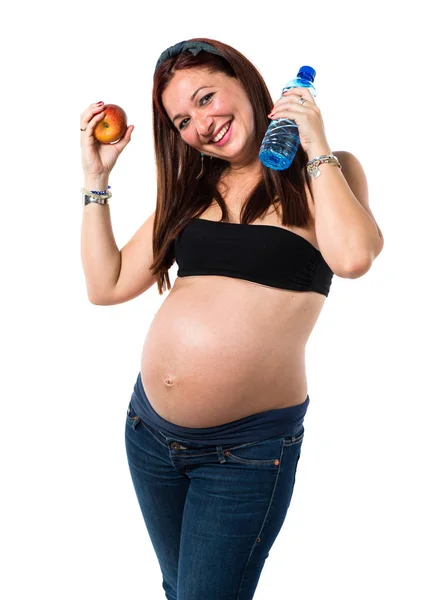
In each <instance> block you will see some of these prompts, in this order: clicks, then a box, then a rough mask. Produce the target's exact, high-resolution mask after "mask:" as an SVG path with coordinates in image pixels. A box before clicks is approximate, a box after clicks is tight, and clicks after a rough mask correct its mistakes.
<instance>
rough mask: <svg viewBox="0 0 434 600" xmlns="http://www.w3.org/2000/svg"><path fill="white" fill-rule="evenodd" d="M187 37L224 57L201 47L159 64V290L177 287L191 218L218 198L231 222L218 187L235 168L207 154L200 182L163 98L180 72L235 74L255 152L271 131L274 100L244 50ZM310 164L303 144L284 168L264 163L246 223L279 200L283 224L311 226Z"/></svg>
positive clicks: (155, 104)
mask: <svg viewBox="0 0 434 600" xmlns="http://www.w3.org/2000/svg"><path fill="white" fill-rule="evenodd" d="M188 41H191V42H192V41H195V42H196V41H197V42H207V43H209V44H211V45H212V46H214V47H215V48H217V49H218V50H219V51H220V52H221V53H222V55H223V56H224V58H222V57H221V56H218V55H216V54H212V53H209V52H205V51H201V52H199V53H198V54H197V55H196V56H194V55H193V54H192V53H190V52H181V53H180V54H178V55H177V56H175V57H172V58H170V59H168V60H166V61H165V62H164V63H162V64H161V65H160V67H159V68H158V70H157V71H156V72H155V75H154V86H153V90H152V109H153V126H154V150H155V158H156V165H157V205H156V210H155V219H154V229H153V252H154V262H153V263H152V265H151V270H152V272H153V274H154V275H157V285H158V292H159V294H160V295H161V294H163V293H164V292H165V291H166V290H167V289H168V290H171V289H172V286H171V283H170V279H169V273H168V271H169V269H170V268H171V267H172V265H173V263H174V261H175V253H174V241H175V239H176V237H177V236H178V234H179V233H180V231H181V230H182V229H184V227H185V226H186V225H187V224H188V222H189V221H190V220H191V219H192V218H194V217H197V216H199V215H201V214H202V213H203V212H204V211H205V210H206V209H207V208H208V207H209V206H210V205H211V203H212V202H213V200H216V201H217V203H218V204H219V206H220V208H221V210H222V213H223V214H222V220H223V221H226V220H228V213H227V208H226V205H225V203H224V200H223V198H222V196H221V194H220V193H219V191H218V189H217V184H218V181H219V177H220V175H221V174H222V173H223V171H226V170H227V168H228V167H229V166H230V163H229V162H228V161H225V160H222V159H219V158H216V157H212V159H211V157H209V156H206V155H205V156H204V157H203V161H204V170H205V172H204V174H203V175H202V177H201V178H200V179H198V180H196V176H197V175H198V174H199V172H200V169H201V157H200V153H199V152H198V151H197V150H196V149H194V148H192V147H191V146H189V145H188V144H186V143H185V142H184V141H183V140H182V138H181V136H180V133H179V131H178V130H177V129H176V127H175V125H174V124H173V123H172V121H171V120H170V119H169V117H168V115H167V113H166V111H165V109H164V106H163V103H162V101H161V96H162V94H163V92H164V90H165V89H166V87H167V86H168V84H169V83H170V81H171V80H172V78H173V76H174V73H175V72H176V71H181V70H183V69H192V68H195V67H201V68H206V69H207V70H208V71H209V72H210V73H215V72H222V73H225V74H226V75H227V76H229V77H235V78H237V79H238V81H239V82H240V83H241V84H242V86H243V88H244V90H245V92H246V94H247V96H248V98H249V100H250V102H251V105H252V108H253V118H254V125H255V140H254V144H255V145H256V151H257V153H258V154H259V148H260V146H261V143H262V140H263V138H264V135H265V132H266V131H267V128H268V125H269V124H270V122H271V121H270V119H269V118H268V116H267V115H268V113H269V112H270V111H271V109H272V107H273V104H274V103H273V100H272V98H271V96H270V93H269V91H268V88H267V86H266V84H265V81H264V80H263V78H262V76H261V74H260V73H259V71H258V70H257V69H256V67H255V66H254V65H253V64H252V63H251V62H250V61H249V60H248V59H247V58H246V57H245V56H243V55H242V54H241V53H240V52H238V51H237V50H235V48H232V47H231V46H228V45H227V44H223V43H222V42H219V41H217V40H212V39H209V38H192V39H190V40H188ZM307 162H308V157H307V154H306V152H305V151H304V150H303V148H302V146H301V144H300V145H299V147H298V150H297V153H296V155H295V158H294V160H293V162H292V164H291V166H290V167H289V169H286V170H284V171H275V170H273V169H269V168H268V167H265V166H264V165H262V180H261V181H260V182H259V183H258V185H257V186H256V187H255V188H254V189H253V191H252V192H251V194H250V195H249V197H248V198H247V200H246V202H245V204H244V206H243V210H242V214H241V223H245V224H248V223H251V222H252V221H255V220H257V219H259V218H261V217H262V216H263V215H266V214H267V211H268V210H269V208H270V205H271V204H273V206H274V207H275V208H276V204H275V199H276V198H278V199H280V202H279V203H278V204H279V206H280V208H281V211H282V225H287V226H292V225H294V226H297V227H303V226H306V225H308V223H309V219H310V212H309V207H308V202H307V197H306V191H305V184H306V182H307V185H308V187H309V190H310V192H311V195H312V189H311V185H310V181H309V179H308V177H307V175H306V169H305V166H306V164H307Z"/></svg>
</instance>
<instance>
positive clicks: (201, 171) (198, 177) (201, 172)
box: [196, 152, 203, 179]
mask: <svg viewBox="0 0 434 600" xmlns="http://www.w3.org/2000/svg"><path fill="white" fill-rule="evenodd" d="M200 157H201V160H202V163H201V168H200V173H199V175H198V176H197V177H196V179H200V178H201V177H202V174H203V152H201V153H200Z"/></svg>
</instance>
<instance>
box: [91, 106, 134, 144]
mask: <svg viewBox="0 0 434 600" xmlns="http://www.w3.org/2000/svg"><path fill="white" fill-rule="evenodd" d="M104 112H105V115H104V117H103V118H102V119H101V121H98V123H97V124H96V127H95V130H94V133H93V135H94V136H95V138H96V139H97V140H98V142H101V144H111V143H112V142H117V141H119V140H120V139H121V138H122V137H124V135H125V132H126V130H127V129H128V125H127V115H126V112H125V111H124V109H123V108H121V107H120V106H118V105H117V104H106V105H105V108H104Z"/></svg>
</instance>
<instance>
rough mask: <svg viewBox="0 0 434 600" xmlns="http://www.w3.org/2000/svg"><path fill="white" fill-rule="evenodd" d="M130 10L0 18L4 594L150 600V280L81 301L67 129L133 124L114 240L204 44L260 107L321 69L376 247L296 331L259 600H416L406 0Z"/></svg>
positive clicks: (424, 551)
mask: <svg viewBox="0 0 434 600" xmlns="http://www.w3.org/2000/svg"><path fill="white" fill-rule="evenodd" d="M144 6H145V5H144V4H143V5H140V4H139V3H136V2H129V1H124V2H122V3H119V2H108V1H106V2H94V1H91V2H89V1H87V2H74V3H70V4H69V5H64V4H62V5H61V4H59V3H55V2H38V3H30V2H24V3H21V4H19V5H16V6H14V8H11V7H9V8H8V9H7V13H6V14H5V15H4V16H5V18H4V19H2V21H3V32H2V36H1V37H0V45H1V47H0V50H1V53H2V93H1V99H0V102H1V111H0V114H1V121H2V122H1V128H0V131H1V139H2V142H3V143H2V144H1V152H2V160H1V166H2V171H3V172H2V177H1V180H2V198H1V200H2V216H1V219H0V226H1V231H0V234H1V235H0V243H1V267H2V268H1V271H2V283H3V285H2V289H3V292H2V293H1V313H0V314H1V337H0V339H1V352H2V362H1V367H2V368H1V381H0V385H1V389H0V393H1V419H0V428H1V429H0V444H1V447H0V451H1V485H2V493H1V511H0V519H1V523H0V525H1V534H0V539H1V541H0V544H1V550H2V554H3V558H2V561H1V564H2V571H3V574H2V577H1V580H0V594H1V596H2V597H3V598H5V600H16V599H20V600H21V599H26V600H27V599H29V598H44V600H54V599H56V600H58V599H62V600H70V599H71V600H72V599H74V600H77V599H80V600H99V599H104V600H111V599H116V600H120V599H121V598H122V599H126V598H128V599H129V598H143V599H145V598H146V599H151V600H154V599H155V600H158V599H159V598H161V599H163V598H164V592H163V588H162V586H161V573H160V570H159V566H158V562H157V559H156V556H155V554H154V552H153V548H152V545H151V542H150V540H149V537H148V534H147V530H146V528H145V525H144V522H143V520H142V516H141V513H140V510H139V506H138V503H137V499H136V497H135V493H134V489H133V485H132V482H131V479H130V475H129V471H128V465H127V460H126V454H125V446H124V425H125V413H126V408H127V405H128V402H129V400H130V397H131V393H132V391H133V386H134V383H135V381H136V377H137V374H138V372H139V369H140V355H141V349H142V344H143V341H144V337H145V335H146V332H147V329H148V327H149V324H150V322H151V321H152V319H153V317H154V315H155V313H156V312H157V310H158V308H159V306H160V305H161V304H162V302H163V301H164V299H165V298H166V296H167V294H168V292H165V294H164V295H163V296H159V294H158V290H157V286H154V287H153V288H151V289H150V290H149V291H148V292H147V293H146V294H144V295H142V296H140V297H138V298H136V299H135V300H133V301H131V302H128V303H125V304H121V305H118V306H108V307H105V306H95V305H92V304H91V303H90V302H89V301H88V298H87V294H86V288H85V280H84V274H83V271H82V265H81V260H80V229H81V219H82V204H81V202H82V199H81V194H80V187H81V186H82V185H83V183H84V182H83V173H82V168H81V155H80V152H81V149H80V139H79V135H80V134H79V121H80V114H81V113H82V112H83V111H84V110H85V108H86V107H87V106H88V105H89V104H91V103H92V102H97V101H99V100H102V101H104V102H105V103H114V104H119V105H120V106H122V107H124V108H125V110H126V112H127V115H128V122H129V124H134V125H135V130H134V132H133V134H132V141H131V143H130V144H129V145H128V146H127V147H126V149H125V150H124V152H123V154H122V156H121V157H120V158H119V160H118V162H117V164H116V166H115V169H114V170H113V172H112V174H111V177H110V181H109V183H110V185H111V186H112V192H113V198H112V200H111V208H110V211H111V218H112V223H113V230H114V234H115V238H116V241H117V244H118V247H119V248H121V247H122V246H124V245H125V244H126V242H127V241H128V240H129V239H130V237H131V236H132V235H133V233H134V232H135V231H136V230H137V229H138V227H139V226H140V225H141V223H142V222H143V221H144V220H145V219H146V218H147V217H148V216H149V215H150V214H151V213H152V211H153V210H154V209H155V201H156V177H155V173H156V172H155V164H154V156H153V139H152V117H151V91H152V80H153V73H154V67H155V64H156V61H157V59H158V57H159V55H160V53H161V52H162V51H163V50H164V49H165V48H166V47H168V46H170V45H173V44H175V43H177V42H179V41H182V40H185V39H188V38H190V37H200V36H204V37H210V38H214V39H219V40H221V41H222V42H225V43H228V44H230V45H232V46H234V47H235V48H237V49H238V50H239V51H241V52H242V53H243V54H245V56H246V57H247V58H249V59H250V60H251V61H252V62H253V63H254V64H255V65H256V67H257V68H258V69H259V71H260V72H261V74H262V75H263V77H264V79H265V81H266V82H267V85H268V86H269V90H270V93H271V95H272V97H273V99H274V100H277V99H278V97H279V95H280V91H281V88H282V86H283V84H284V83H285V82H286V81H287V80H288V79H290V78H292V77H294V76H295V75H296V72H297V69H298V67H299V66H300V65H304V64H308V65H312V66H313V67H314V68H315V69H316V71H317V76H316V80H315V87H316V89H317V97H316V102H317V104H318V106H319V107H320V109H321V111H322V115H323V119H324V123H325V127H326V135H327V139H328V141H329V143H330V145H331V148H332V150H348V151H350V152H352V153H353V154H355V155H356V156H357V157H358V158H359V160H360V161H361V163H362V165H363V167H364V169H365V172H366V175H367V178H368V183H369V195H370V205H371V208H372V211H373V214H374V216H375V218H376V219H377V221H378V224H379V225H380V227H381V229H382V232H383V234H384V238H385V246H384V249H383V252H382V253H381V254H380V256H379V257H378V258H377V259H376V261H375V262H374V264H373V266H372V268H371V269H370V271H369V272H368V273H367V274H366V275H365V276H363V277H361V278H359V279H355V280H350V279H340V278H339V277H336V276H335V277H334V279H333V283H332V288H331V292H330V295H329V296H328V298H327V301H326V304H325V306H324V309H323V312H322V314H321V316H320V318H319V321H318V323H317V325H316V327H315V330H314V332H313V334H312V336H311V338H310V340H309V343H308V346H307V356H306V361H307V369H308V383H309V390H308V391H309V395H310V397H311V404H310V407H309V411H308V414H307V415H306V419H305V431H306V433H305V438H304V443H303V447H302V457H301V460H300V463H299V467H298V472H297V482H296V486H295V489H294V496H293V499H292V503H291V507H290V509H289V511H288V515H287V519H286V521H285V523H284V526H283V528H282V530H281V533H280V535H279V537H278V538H277V540H276V542H275V544H274V546H273V548H272V550H271V552H270V556H269V558H268V559H267V561H266V563H265V566H264V569H263V572H262V575H261V579H260V581H259V585H258V588H257V592H256V594H255V600H256V599H257V600H270V598H297V599H299V600H305V599H306V600H314V599H315V600H317V599H318V598H322V599H324V600H329V599H330V600H349V599H351V600H362V599H363V600H364V599H366V598H369V599H370V600H385V599H389V598H393V599H394V600H397V599H401V598H402V599H404V598H405V599H407V598H412V599H413V598H414V599H417V600H428V599H431V598H433V596H434V588H433V582H432V577H431V576H429V569H430V568H431V567H432V561H433V542H432V540H433V534H434V528H433V519H432V507H433V505H434V497H433V492H432V489H433V488H432V479H433V476H432V474H433V466H432V465H433V458H434V456H433V445H432V415H433V410H432V403H433V400H434V394H433V389H432V371H433V366H432V365H433V350H432V335H433V329H434V328H433V319H432V294H431V291H432V280H433V276H432V265H433V244H432V238H433V235H432V230H433V217H434V211H433V185H432V181H433V180H432V177H433V166H432V140H433V127H432V114H433V113H432V94H430V93H429V89H428V88H429V86H430V83H431V81H430V80H431V72H432V68H431V67H432V56H433V47H432V45H430V43H429V39H432V38H431V33H432V31H431V27H430V24H429V21H428V19H427V15H426V14H425V13H424V11H423V3H422V2H415V1H413V2H411V3H404V2H375V3H374V2H373V3H372V4H369V3H366V2H361V3H357V4H356V3H352V2H342V1H339V0H335V1H334V2H316V1H312V0H310V1H309V2H303V1H299V2H279V1H278V2H274V3H263V4H262V5H261V4H259V5H257V8H256V9H255V8H254V5H253V4H252V3H250V2H249V3H241V2H237V3H235V2H233V1H232V2H224V1H220V2H217V3H216V2H205V1H201V2H188V3H178V2H169V1H166V2H164V4H163V3H156V4H154V7H153V11H154V12H150V11H149V10H148V9H145V7H144ZM429 56H430V57H431V59H430V60H429ZM176 272H177V265H176V264H175V265H174V266H173V267H172V269H171V271H170V277H171V281H172V284H173V282H174V280H175V277H176Z"/></svg>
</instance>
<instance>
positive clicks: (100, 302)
mask: <svg viewBox="0 0 434 600" xmlns="http://www.w3.org/2000/svg"><path fill="white" fill-rule="evenodd" d="M88 299H89V302H90V303H91V304H94V305H95V306H110V305H111V304H112V302H110V301H109V300H108V299H107V298H92V297H90V296H88Z"/></svg>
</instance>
